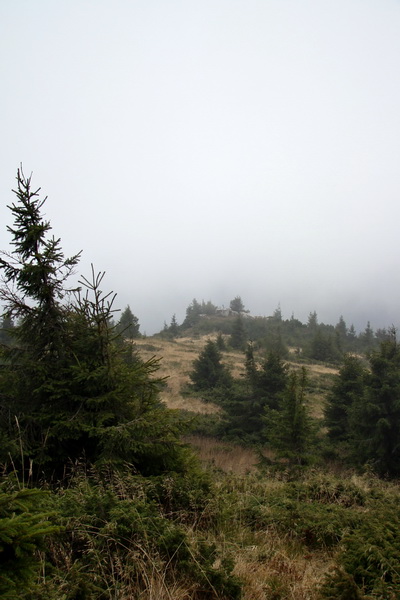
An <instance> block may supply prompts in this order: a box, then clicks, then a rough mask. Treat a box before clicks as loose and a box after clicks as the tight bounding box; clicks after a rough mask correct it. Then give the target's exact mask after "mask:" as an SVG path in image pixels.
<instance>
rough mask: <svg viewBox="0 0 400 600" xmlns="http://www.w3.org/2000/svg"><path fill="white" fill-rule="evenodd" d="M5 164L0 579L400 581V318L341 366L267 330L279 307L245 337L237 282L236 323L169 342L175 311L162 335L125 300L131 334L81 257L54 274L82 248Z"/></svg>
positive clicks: (100, 586) (48, 588) (9, 594)
mask: <svg viewBox="0 0 400 600" xmlns="http://www.w3.org/2000/svg"><path fill="white" fill-rule="evenodd" d="M17 182H18V189H17V192H16V194H17V200H18V201H17V203H16V204H14V205H12V206H11V207H10V208H11V211H12V213H13V215H14V218H15V222H14V226H13V228H11V227H9V228H8V230H9V232H10V233H11V234H12V235H13V242H12V243H13V246H14V250H13V252H12V253H3V254H2V256H3V258H1V259H0V268H1V269H2V271H3V275H4V286H3V287H2V288H0V299H1V300H2V302H3V303H4V305H5V309H4V317H3V330H2V337H1V339H0V342H1V346H0V348H1V349H0V417H1V420H0V434H1V437H0V464H1V472H0V598H1V599H3V600H15V599H21V600H39V599H40V600H239V599H243V600H334V599H339V600H373V599H376V600H377V599H381V600H395V599H397V598H400V569H399V564H400V494H399V491H400V490H399V485H398V482H397V481H396V477H397V476H398V474H399V473H400V459H399V457H400V450H399V448H400V425H399V423H400V404H399V400H398V398H399V397H400V396H399V391H400V348H399V346H398V344H397V342H396V339H395V335H394V332H391V333H390V336H389V339H386V338H385V339H384V340H383V341H382V343H381V346H380V349H379V350H374V351H373V352H371V353H370V355H369V356H368V359H366V358H363V359H362V361H361V359H359V358H358V357H355V356H345V357H344V359H343V364H342V365H341V367H340V370H339V371H337V369H335V367H333V366H332V365H322V364H318V365H313V366H312V367H308V368H305V365H304V360H303V359H301V358H299V356H297V359H295V358H296V357H294V359H293V360H291V361H290V362H289V361H285V360H284V358H283V355H282V353H280V352H278V351H276V350H273V349H271V347H272V346H274V347H276V348H278V347H280V348H281V349H282V344H281V343H280V341H282V340H281V339H280V337H279V336H278V335H277V334H278V333H279V331H278V329H277V327H278V325H279V323H280V322H281V319H280V317H279V315H278V314H277V315H275V317H276V318H275V322H274V323H275V324H274V323H272V324H274V332H275V333H274V335H275V334H276V335H275V337H274V338H273V340H272V341H273V343H272V342H271V343H270V342H268V339H267V337H268V328H266V329H265V331H263V335H264V334H265V336H266V339H265V340H264V342H263V344H257V345H255V346H253V345H252V344H248V345H247V346H245V345H243V341H244V338H243V335H244V333H245V328H244V324H243V322H242V318H241V312H243V311H244V307H243V305H242V303H241V300H240V297H237V298H235V301H233V302H232V303H231V308H232V310H233V311H234V312H235V313H237V314H238V316H237V317H236V325H235V327H234V328H233V329H232V331H231V332H229V335H230V338H229V340H227V335H228V334H225V336H224V335H223V332H221V331H219V332H218V333H217V332H214V337H215V340H214V339H213V340H212V339H208V340H205V344H204V343H203V342H204V340H200V343H201V344H202V347H200V346H196V345H195V342H194V340H188V339H186V341H185V344H186V345H185V350H184V353H183V354H182V353H179V344H178V342H177V340H176V336H177V335H178V334H179V328H178V326H177V324H176V322H175V319H173V323H172V324H171V328H170V329H169V330H168V328H167V331H166V332H164V336H161V338H154V340H148V339H147V340H143V339H142V340H140V336H139V331H138V322H137V320H136V321H135V322H134V323H133V324H132V325H133V327H132V328H131V332H132V337H134V338H135V339H134V341H133V339H126V335H125V336H124V335H123V334H124V332H125V333H126V332H127V331H129V327H130V325H129V319H133V317H134V316H133V315H132V313H131V311H130V309H129V310H126V311H125V313H124V315H123V317H124V319H123V320H124V323H119V324H117V325H115V324H114V323H113V312H114V311H113V308H112V306H113V298H114V297H113V296H112V295H111V296H110V294H104V293H103V291H102V290H101V289H100V287H101V285H102V281H103V277H104V274H98V275H96V273H95V272H94V270H93V269H92V277H91V279H89V280H88V279H86V278H85V277H82V278H81V281H80V284H81V285H82V286H83V288H76V289H75V290H71V289H69V288H68V287H66V285H65V282H66V280H67V278H68V276H69V275H71V272H72V269H73V267H74V266H75V265H76V264H77V262H78V259H79V254H77V255H75V256H74V257H72V258H70V259H65V258H64V255H63V253H62V251H61V249H60V246H59V240H57V239H55V238H49V237H48V232H49V230H50V229H51V227H50V224H49V223H48V222H46V221H44V220H43V218H42V216H41V208H42V205H43V203H44V201H41V200H39V198H38V192H39V190H38V191H36V192H32V190H31V181H30V178H28V179H26V178H25V177H24V176H23V173H22V172H20V171H19V172H18V176H17ZM82 289H84V290H85V291H84V292H82ZM199 306H200V305H199ZM199 306H197V304H195V303H193V305H192V307H191V311H189V312H188V315H187V325H188V327H191V328H193V327H194V326H196V327H198V326H199V325H200V323H201V321H199V318H200V313H199V314H197V313H198V310H200V308H199ZM128 308H129V307H128ZM214 308H215V307H213V306H212V305H211V304H210V303H207V304H205V303H203V305H201V310H205V311H208V312H209V313H210V315H212V314H213V311H214ZM196 311H197V312H196ZM244 312H245V311H244ZM13 318H15V319H16V324H13V325H12V326H11V324H12V319H13ZM127 319H128V321H127ZM133 320H134V319H133ZM5 322H7V323H8V325H7V329H6V328H5V325H4V324H5ZM206 322H207V323H208V326H210V324H211V320H207V321H206ZM249 323H250V321H249ZM266 324H267V322H264V321H263V323H262V325H263V327H264V326H265V325H266ZM300 325H301V324H300ZM291 326H292V328H293V327H294V329H295V328H296V327H297V325H296V323H292V324H291ZM295 326H296V327H295ZM315 326H316V315H315V318H314V319H310V323H309V328H311V329H312V328H313V327H314V328H315ZM343 328H344V330H345V329H346V328H345V325H344V324H343V323H342V329H343ZM292 333H293V332H292ZM320 333H321V332H320ZM215 334H216V335H215ZM343 335H344V334H343ZM337 339H338V340H339V341H340V336H339V337H337ZM316 341H318V345H319V346H321V344H322V342H323V340H321V339H320V337H318V336H317V337H315V339H314V342H313V343H314V345H315V344H316ZM325 341H326V340H325ZM227 342H228V343H227ZM275 342H279V343H275ZM167 343H169V344H170V346H173V349H172V350H171V348H170V357H169V363H168V368H167V370H166V371H165V367H162V366H161V364H160V359H159V358H157V357H156V356H155V354H158V352H159V350H162V351H165V350H166V349H167V345H166V344H167ZM321 347H324V348H325V350H326V353H325V358H327V357H329V356H331V357H332V356H333V358H334V360H335V361H336V360H337V359H338V357H337V352H336V351H335V352H333V354H332V352H331V351H333V350H334V347H333V346H332V344H331V343H329V344H328V345H326V344H325V346H324V345H323V344H322V346H321ZM140 348H141V351H140ZM260 348H261V349H263V351H260ZM314 349H315V348H314ZM264 350H267V352H265V351H264ZM328 350H329V352H328ZM198 351H199V352H198ZM320 351H321V348H320ZM146 353H147V356H146ZM197 353H198V356H197ZM284 356H286V358H287V357H288V356H289V349H288V348H286V349H285V352H284ZM163 369H164V370H163ZM169 375H171V377H170V379H167V376H169ZM178 396H179V398H180V401H181V402H182V404H181V405H180V406H179V408H180V409H182V408H184V409H185V410H177V408H178V407H177V404H176V403H177V398H178ZM168 397H169V398H171V397H173V402H171V404H172V405H173V407H174V410H172V409H171V408H170V407H168Z"/></svg>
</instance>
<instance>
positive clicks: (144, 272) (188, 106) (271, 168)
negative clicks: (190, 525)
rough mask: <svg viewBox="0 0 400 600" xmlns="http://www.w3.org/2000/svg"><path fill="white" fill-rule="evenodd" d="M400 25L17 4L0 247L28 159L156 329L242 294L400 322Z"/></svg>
mask: <svg viewBox="0 0 400 600" xmlns="http://www.w3.org/2000/svg"><path fill="white" fill-rule="evenodd" d="M399 31H400V1H399V0H323V1H321V0H197V1H194V0H113V2H111V0H108V1H105V0H96V1H95V0H68V2H66V1H64V2H62V1H61V2H54V0H36V1H35V2H32V1H29V0H14V1H13V2H6V1H3V2H1V3H0V56H1V61H0V77H1V79H0V81H1V86H2V94H1V99H0V107H1V110H0V124H1V127H0V131H1V143H0V148H1V150H0V152H1V155H0V200H1V202H0V225H1V228H0V249H2V250H7V249H9V246H8V244H9V241H10V236H9V235H8V233H7V232H6V225H7V224H11V222H12V215H11V213H10V211H9V210H8V209H7V208H6V205H7V204H10V203H11V202H13V195H12V193H11V188H14V187H15V175H16V170H17V168H18V166H19V164H20V163H22V164H23V167H24V170H25V172H26V173H27V174H29V173H30V172H33V185H34V186H38V187H39V186H40V187H41V188H42V191H43V195H47V196H48V198H49V199H48V201H47V203H46V205H45V212H46V217H47V218H48V219H50V221H51V224H52V226H53V233H54V235H55V236H56V237H61V240H62V246H63V249H64V251H65V253H66V255H67V256H68V255H71V254H74V253H75V252H77V251H79V250H80V249H82V250H83V257H82V260H81V262H80V265H79V269H78V273H79V274H80V273H82V274H83V275H85V276H88V275H89V274H90V264H91V263H93V264H94V266H95V268H96V269H97V270H99V271H103V270H104V271H106V277H105V279H104V289H105V290H106V291H109V290H114V291H115V292H117V294H118V296H117V301H116V306H117V307H119V308H124V307H125V306H126V305H127V304H129V305H130V307H131V309H132V311H133V312H134V314H135V315H137V317H138V318H139V322H140V326H141V331H142V332H146V333H147V334H152V333H154V332H155V331H159V330H160V329H161V328H162V326H163V323H164V321H167V323H169V321H170V319H171V316H172V315H173V314H174V313H176V317H177V320H178V322H182V320H183V318H184V316H185V309H186V307H187V306H188V304H189V303H190V302H191V301H192V299H193V298H197V300H199V301H201V300H202V299H204V300H206V301H207V300H212V301H213V302H214V304H217V305H225V306H227V305H229V302H230V300H231V299H232V298H233V297H235V296H237V295H240V296H241V297H242V299H243V301H244V303H245V305H246V307H247V308H248V309H249V310H250V311H251V313H252V314H258V315H270V314H272V312H273V311H274V309H275V308H276V307H277V306H278V304H279V303H280V305H281V309H282V313H283V317H284V318H290V316H291V314H292V313H294V316H295V317H297V318H299V319H300V320H302V321H303V322H305V321H307V316H308V314H309V312H310V311H314V310H315V311H317V313H318V317H319V320H320V321H323V322H325V323H333V324H335V323H336V322H337V321H338V320H339V317H340V315H343V316H344V318H345V320H346V322H347V324H348V325H350V324H351V323H354V325H355V327H356V328H357V329H358V330H360V329H363V328H364V327H365V325H366V322H367V320H368V319H370V320H371V324H372V326H373V327H374V328H377V327H384V326H390V325H391V324H392V323H394V324H396V325H397V324H398V323H399V322H400V318H399V310H400V272H399V258H400V257H399V246H400V241H399V239H400V238H399V216H400V214H399V213H400V202H399V199H400V198H399V192H400V69H399V63H400V35H399Z"/></svg>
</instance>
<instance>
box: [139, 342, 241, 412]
mask: <svg viewBox="0 0 400 600" xmlns="http://www.w3.org/2000/svg"><path fill="white" fill-rule="evenodd" d="M209 339H215V336H210V335H206V336H202V337H199V338H197V339H192V338H177V339H176V340H172V341H170V340H163V339H159V338H144V339H139V340H136V346H137V348H138V350H139V351H140V354H141V356H142V357H143V358H144V359H145V360H146V359H149V358H151V357H153V356H156V357H157V358H160V359H161V360H160V369H159V371H158V375H159V376H160V377H168V379H167V385H166V388H165V389H164V390H163V391H162V393H161V400H162V401H163V402H165V404H166V405H167V406H168V408H179V409H184V410H189V411H192V412H196V413H202V414H213V413H216V412H218V411H219V408H218V406H216V405H215V404H212V403H210V402H207V403H206V402H202V400H201V399H200V398H196V397H194V396H190V395H186V394H185V396H182V391H183V390H184V389H185V388H186V387H187V385H188V383H189V382H190V378H189V373H190V371H191V370H192V364H193V361H194V360H195V359H196V358H197V356H198V355H199V353H200V352H201V351H202V349H203V348H204V345H205V343H206V341H207V340H209ZM224 361H225V363H226V364H227V365H228V366H229V367H230V368H231V369H232V372H233V374H234V375H235V376H238V375H239V372H240V371H241V372H242V371H243V369H242V365H243V359H242V358H241V356H240V355H238V354H237V353H234V352H230V353H224Z"/></svg>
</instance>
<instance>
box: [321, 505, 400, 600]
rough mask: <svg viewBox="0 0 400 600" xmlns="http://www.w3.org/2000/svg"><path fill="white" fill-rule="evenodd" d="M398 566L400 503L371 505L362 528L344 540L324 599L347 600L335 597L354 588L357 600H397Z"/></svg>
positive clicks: (398, 590)
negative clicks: (363, 599) (342, 591)
mask: <svg viewBox="0 0 400 600" xmlns="http://www.w3.org/2000/svg"><path fill="white" fill-rule="evenodd" d="M399 565H400V502H399V500H398V499H389V498H386V501H384V502H382V501H377V502H374V501H372V502H371V503H370V504H369V507H368V512H367V513H366V514H365V518H364V519H363V520H362V521H361V523H360V524H359V526H358V527H356V528H354V529H353V530H351V531H349V532H348V533H347V534H346V535H345V536H344V538H343V540H342V543H341V550H340V552H339V554H338V556H337V566H336V568H335V570H334V571H333V572H332V573H330V574H329V575H328V576H327V578H326V581H325V583H324V585H323V587H322V597H323V598H334V597H335V598H343V600H347V596H344V595H342V596H338V595H336V596H333V594H334V593H338V590H341V589H342V588H343V589H346V586H350V587H351V586H353V588H354V589H355V590H356V591H357V593H358V594H359V596H357V595H354V598H357V599H358V598H377V599H378V598H379V599H382V598H385V600H392V599H393V600H395V599H397V598H399V595H400V569H399ZM354 593H356V592H354ZM352 597H353V596H349V598H352Z"/></svg>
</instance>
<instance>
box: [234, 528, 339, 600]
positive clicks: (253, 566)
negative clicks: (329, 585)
mask: <svg viewBox="0 0 400 600" xmlns="http://www.w3.org/2000/svg"><path fill="white" fill-rule="evenodd" d="M254 541H255V543H254V544H253V545H251V546H247V547H245V548H243V549H239V550H238V551H237V552H236V563H235V569H234V573H235V574H236V575H238V576H239V577H240V578H241V580H242V582H243V598H244V600H267V599H268V598H276V599H278V598H279V599H281V600H317V599H318V598H319V597H320V596H319V595H318V592H317V588H318V583H319V582H320V581H321V580H322V579H323V576H324V575H325V574H326V572H327V570H328V569H329V568H330V566H331V564H332V561H331V559H330V557H329V555H328V554H327V553H326V552H315V553H308V554H306V555H305V554H304V551H303V552H302V551H301V550H300V549H299V548H296V547H295V546H294V545H291V544H290V543H288V541H287V540H286V539H285V538H282V537H279V536H277V535H275V534H274V533H273V532H271V531H268V532H258V533H256V534H255V538H254Z"/></svg>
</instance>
